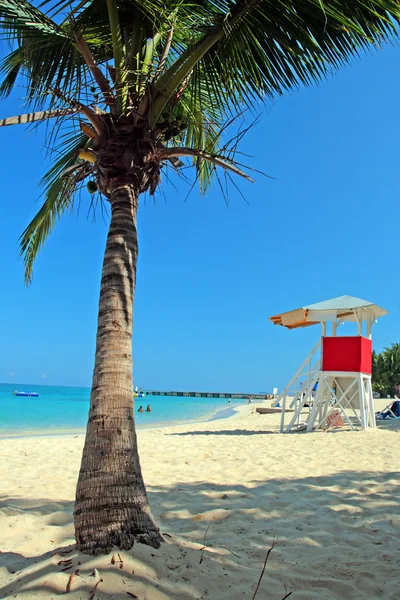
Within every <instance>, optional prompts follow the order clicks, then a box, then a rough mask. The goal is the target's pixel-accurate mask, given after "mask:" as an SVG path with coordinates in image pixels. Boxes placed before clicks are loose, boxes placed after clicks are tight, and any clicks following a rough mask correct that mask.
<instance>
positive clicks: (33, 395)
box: [14, 392, 39, 398]
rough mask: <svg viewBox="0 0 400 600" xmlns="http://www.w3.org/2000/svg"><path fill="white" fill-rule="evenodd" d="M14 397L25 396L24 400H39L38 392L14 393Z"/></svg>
mask: <svg viewBox="0 0 400 600" xmlns="http://www.w3.org/2000/svg"><path fill="white" fill-rule="evenodd" d="M14 396H23V397H24V398H39V394H38V393H37V392H14Z"/></svg>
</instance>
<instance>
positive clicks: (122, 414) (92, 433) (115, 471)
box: [74, 184, 162, 554]
mask: <svg viewBox="0 0 400 600" xmlns="http://www.w3.org/2000/svg"><path fill="white" fill-rule="evenodd" d="M110 202H111V223H110V228H109V232H108V238H107V244H106V250H105V256H104V262H103V271H102V278H101V289H100V303H99V315H98V328H97V339H96V357H95V366H94V372H93V382H92V391H91V395H90V409H89V420H88V425H87V431H86V440H85V446H84V449H83V455H82V463H81V469H80V474H79V481H78V486H77V490H76V503H75V513H74V520H75V536H76V541H77V547H78V549H79V550H80V551H81V552H85V553H88V554H101V553H104V554H106V553H108V552H110V551H111V549H112V547H113V546H118V547H119V548H121V549H123V550H128V549H129V548H131V547H132V545H133V544H134V542H142V543H144V544H148V545H150V546H153V547H159V545H160V542H161V541H162V537H161V535H160V533H159V529H158V528H157V527H156V525H155V524H154V521H153V517H152V515H151V512H150V508H149V503H148V499H147V494H146V489H145V486H144V482H143V477H142V472H141V468H140V461H139V454H138V447H137V439H136V432H135V425H134V410H133V381H132V315H133V296H134V290H135V282H136V263H137V257H138V241H137V230H136V213H137V207H138V194H137V193H136V191H135V189H134V187H133V186H132V185H130V184H127V185H121V184H119V185H116V186H115V187H114V189H113V190H112V193H111V198H110Z"/></svg>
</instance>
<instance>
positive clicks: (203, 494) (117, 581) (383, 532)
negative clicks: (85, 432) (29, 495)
mask: <svg viewBox="0 0 400 600" xmlns="http://www.w3.org/2000/svg"><path fill="white" fill-rule="evenodd" d="M239 431H240V430H239ZM202 433H204V434H205V433H207V434H210V433H211V434H214V432H200V435H201V434H202ZM218 433H219V432H218ZM223 433H224V434H225V435H226V432H223ZM256 433H260V432H256ZM197 434H198V433H197ZM234 434H235V432H232V435H234ZM241 434H242V433H240V434H239V435H241ZM243 434H244V432H243ZM246 434H247V435H251V434H252V432H246ZM399 475H400V473H395V472H391V473H376V472H362V473H359V472H356V471H343V472H341V473H339V474H336V475H332V476H329V477H328V476H325V477H305V478H300V479H290V480H288V479H279V478H278V479H277V478H275V479H270V480H268V482H265V481H252V482H250V484H249V485H235V486H229V485H217V484H211V483H207V482H202V483H196V484H188V483H185V482H181V483H179V484H177V485H176V486H174V487H167V488H162V489H158V488H154V487H153V488H151V487H150V488H149V498H150V504H151V506H152V509H153V512H154V515H155V517H156V520H157V522H158V523H159V524H160V526H161V531H162V532H166V533H165V540H166V541H165V544H163V545H162V547H161V548H160V549H159V550H153V549H151V548H148V547H144V546H141V547H139V546H135V547H134V548H133V549H132V550H131V551H129V552H120V557H121V562H120V561H119V559H118V560H117V561H116V563H115V564H112V562H111V558H112V555H108V556H106V557H87V556H82V555H79V554H78V553H77V552H76V551H75V549H74V547H73V546H71V545H68V544H67V539H66V540H65V542H66V545H63V544H62V543H61V545H60V546H59V547H57V548H55V549H53V550H51V551H49V552H46V553H44V554H42V555H38V556H31V557H25V556H23V555H22V554H20V553H18V550H17V549H15V548H13V549H10V551H5V552H1V553H0V569H1V568H6V569H7V570H8V572H9V581H7V583H6V584H5V585H3V586H2V587H1V588H0V598H2V599H3V598H9V597H15V596H16V597H17V598H26V599H28V598H43V599H47V598H49V599H50V598H53V597H56V596H58V595H62V594H63V593H65V591H66V585H67V582H68V579H69V577H70V575H71V573H74V572H75V571H76V570H77V569H79V574H78V575H77V576H76V577H75V579H74V581H73V585H72V591H71V593H70V594H69V595H68V597H69V598H71V599H75V598H76V599H78V598H85V600H86V598H89V597H90V596H91V592H92V590H93V588H94V585H95V584H96V583H97V582H98V581H99V579H100V578H102V579H103V581H102V582H100V583H99V585H98V587H97V588H96V590H95V592H96V593H95V595H94V596H93V598H92V600H94V599H96V600H102V599H106V598H108V599H110V598H112V599H114V600H128V598H129V597H138V598H140V600H144V598H148V600H161V599H165V598H171V599H174V600H195V599H196V600H200V599H203V600H207V599H210V598H216V597H218V598H219V599H221V600H225V599H226V600H228V599H229V600H230V599H236V598H238V599H240V598H243V599H246V600H250V599H251V597H252V594H253V592H254V589H255V585H256V583H257V580H258V577H259V574H260V572H261V568H262V564H263V561H264V559H265V555H266V551H267V549H268V547H269V546H270V545H271V543H272V540H273V539H275V540H276V547H275V548H274V550H273V552H272V554H271V557H270V561H269V562H268V565H267V569H266V572H265V575H264V578H263V582H262V585H261V587H260V591H259V598H260V599H261V598H266V597H268V598H271V600H280V599H281V598H283V597H284V595H285V586H286V588H287V590H288V591H293V595H292V597H293V599H295V600H310V599H314V598H315V599H316V598H329V599H335V600H339V599H340V600H347V599H349V600H350V599H352V600H354V598H360V599H361V598H365V599H368V600H373V599H375V598H376V599H378V598H385V599H386V600H395V599H396V598H398V597H399V596H398V589H400V575H399V569H398V546H399V542H398V540H399V534H400V531H399V529H400V510H399V500H400V478H399ZM0 510H1V511H4V510H6V511H9V513H8V514H10V515H13V514H14V515H15V514H17V513H18V514H20V515H24V514H26V515H28V514H30V513H31V514H34V515H47V516H48V517H50V519H51V515H52V514H53V512H57V513H59V512H60V511H64V513H65V514H66V515H69V521H70V522H71V521H72V503H71V502H64V501H59V502H54V501H46V500H37V501H24V500H23V499H18V498H8V497H2V498H0ZM50 522H51V521H50ZM64 526H65V523H60V525H59V527H61V528H62V527H64ZM38 535H41V532H40V531H38ZM11 550H12V551H11ZM333 558H334V560H333ZM65 560H69V561H70V562H68V563H65V562H61V561H65ZM67 567H68V569H67V570H66V571H63V570H62V569H65V568H67ZM94 569H97V570H98V573H96V572H95V573H94V574H95V576H94V577H93V576H92V574H93V570H94ZM377 574H379V577H376V575H377ZM382 582H383V583H382ZM217 590H218V593H217ZM215 594H217V595H215Z"/></svg>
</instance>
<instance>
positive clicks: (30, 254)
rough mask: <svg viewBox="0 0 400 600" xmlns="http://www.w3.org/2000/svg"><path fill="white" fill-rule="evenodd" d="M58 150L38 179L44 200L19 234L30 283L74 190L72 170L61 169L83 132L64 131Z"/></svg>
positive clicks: (82, 140)
mask: <svg viewBox="0 0 400 600" xmlns="http://www.w3.org/2000/svg"><path fill="white" fill-rule="evenodd" d="M64 136H65V137H63V136H61V137H62V143H61V145H60V148H59V152H60V153H61V155H60V157H59V158H57V159H56V160H55V162H54V164H53V165H52V166H51V167H50V169H49V170H48V171H47V173H46V174H45V175H44V177H43V179H42V182H41V184H42V187H43V195H44V197H45V201H44V203H43V205H42V207H41V208H40V210H39V211H38V212H37V214H36V215H35V217H34V218H33V219H32V221H31V222H30V223H29V225H28V227H27V228H26V229H25V231H24V232H23V234H22V235H21V238H20V252H21V255H22V256H23V261H24V265H25V281H26V283H30V282H31V280H32V271H33V264H34V261H35V259H36V257H37V255H38V253H39V251H40V250H41V248H42V247H43V244H44V242H45V241H46V239H47V238H48V237H49V235H50V234H51V232H52V231H53V229H54V226H55V224H56V222H57V219H58V218H59V217H61V215H62V214H63V213H64V212H65V211H66V210H67V209H68V208H71V207H72V205H73V200H74V194H75V191H76V180H75V177H74V173H70V174H69V175H68V176H67V177H64V178H63V177H62V174H63V171H65V169H67V168H68V167H70V166H72V165H73V164H74V163H75V162H76V156H77V152H78V150H79V148H82V147H83V146H85V144H86V143H87V141H88V139H87V137H86V135H85V134H83V133H78V134H76V133H75V132H73V133H72V134H64Z"/></svg>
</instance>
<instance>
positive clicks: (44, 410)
mask: <svg viewBox="0 0 400 600" xmlns="http://www.w3.org/2000/svg"><path fill="white" fill-rule="evenodd" d="M14 390H18V391H20V392H33V391H34V392H38V393H39V394H40V396H39V398H32V397H28V398H23V397H18V396H14V394H13V392H14ZM89 395H90V389H89V388H84V387H61V386H49V385H26V384H15V383H13V384H8V383H0V435H3V436H4V435H8V434H11V433H12V434H18V433H20V434H23V433H27V432H30V433H34V432H35V431H37V432H38V431H41V432H46V433H52V432H53V433H54V432H58V431H60V430H62V431H64V430H65V432H66V433H67V432H68V431H71V430H75V431H76V430H79V429H84V428H85V427H86V422H87V415H88V410H89ZM244 403H247V400H231V402H230V403H229V402H228V400H227V399H224V398H221V399H219V398H182V397H177V396H146V397H145V398H135V422H136V426H137V427H138V428H142V427H157V426H165V425H168V424H172V423H178V422H187V421H191V422H196V421H206V420H209V419H213V418H224V417H226V416H229V414H231V413H232V410H227V409H232V408H234V406H235V405H238V404H244ZM141 404H142V405H143V408H144V409H146V406H147V404H150V405H151V408H152V412H150V413H146V412H144V413H138V408H139V406H140V405H141Z"/></svg>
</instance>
